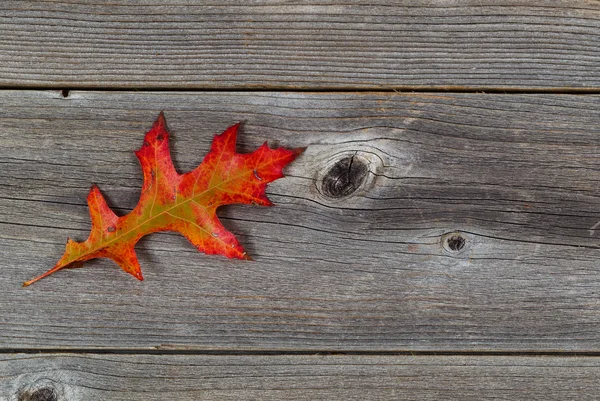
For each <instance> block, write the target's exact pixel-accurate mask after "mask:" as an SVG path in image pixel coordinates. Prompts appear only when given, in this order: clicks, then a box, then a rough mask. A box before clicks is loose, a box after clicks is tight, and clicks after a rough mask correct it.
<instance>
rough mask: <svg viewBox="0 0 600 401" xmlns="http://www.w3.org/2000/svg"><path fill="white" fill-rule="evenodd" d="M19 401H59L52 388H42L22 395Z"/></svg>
mask: <svg viewBox="0 0 600 401" xmlns="http://www.w3.org/2000/svg"><path fill="white" fill-rule="evenodd" d="M19 401H58V395H57V394H56V391H54V389H53V388H52V387H41V388H38V389H36V390H35V391H33V392H31V393H30V392H29V391H27V392H25V393H23V394H21V396H20V397H19Z"/></svg>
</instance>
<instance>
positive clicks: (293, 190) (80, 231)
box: [0, 91, 600, 352]
mask: <svg viewBox="0 0 600 401" xmlns="http://www.w3.org/2000/svg"><path fill="white" fill-rule="evenodd" d="M0 105H1V108H0V163H1V164H0V172H1V174H0V194H1V196H0V254H1V255H3V257H2V258H1V259H0V270H1V271H2V274H1V275H0V294H1V295H0V311H1V312H0V319H1V322H2V330H1V331H0V344H1V345H2V348H4V349H8V350H10V349H47V350H51V349H58V348H60V349H71V350H77V349H98V348H110V349H121V350H136V349H169V350H172V349H176V350H177V349H185V350H248V349H250V350H265V351H272V350H280V351H286V350H288V351H289V350H315V351H319V350H325V351H328V350H341V351H344V350H365V351H381V350H391V351H407V350H408V351H418V350H433V351H437V350H442V351H452V350H455V351H456V350H466V351H472V352H485V351H489V350H495V351H518V350H523V351H536V352H550V351H565V350H568V351H578V352H579V351H580V352H598V351H600V330H599V328H600V301H599V293H598V288H599V282H600V271H599V267H598V257H599V256H600V246H599V240H598V237H599V236H600V229H596V227H597V225H598V222H599V221H600V209H599V208H598V196H599V195H600V185H599V182H600V135H599V134H600V114H599V113H598V109H599V107H600V96H587V95H586V96H581V95H579V96H577V95H539V94H538V95H486V94H423V93H414V94H398V93H383V94H382V93H356V94H350V93H346V94H340V93H337V94H336V93H281V92H279V93H247V92H240V93H233V92H232V93H222V92H220V93H210V92H197V93H165V92H161V93H135V92H124V93H120V92H88V91H82V92H77V91H76V92H71V93H70V94H69V95H68V97H66V98H64V97H63V96H62V94H61V92H60V91H2V92H0ZM160 110H165V114H166V117H167V120H168V123H169V126H170V129H171V131H172V133H173V138H174V139H173V144H172V145H173V146H172V149H173V158H174V160H175V163H176V166H177V167H178V168H179V169H180V171H186V170H189V169H191V168H193V167H194V166H195V165H197V164H198V163H199V162H200V161H201V159H202V158H203V157H204V155H205V153H206V152H207V150H208V147H209V143H210V141H211V139H212V134H214V133H215V132H220V131H221V130H223V129H224V128H226V127H227V126H228V125H230V124H232V123H234V122H236V121H245V124H244V125H243V128H242V131H241V136H240V141H239V149H240V150H241V151H245V150H250V149H252V148H254V147H256V146H258V145H259V144H261V143H262V142H263V141H265V140H269V141H271V143H273V142H274V141H275V142H277V143H278V144H280V145H285V146H289V147H297V146H307V147H308V148H307V150H306V152H305V153H304V154H303V155H302V156H301V157H300V158H299V159H298V160H297V161H296V162H294V163H293V164H292V165H291V166H290V167H289V168H288V169H287V170H286V172H287V175H288V177H287V178H285V179H282V180H279V181H277V182H275V183H273V184H272V185H271V186H270V187H269V190H268V193H269V196H270V197H271V199H272V200H273V201H274V202H275V203H276V205H277V206H275V207H272V208H261V207H256V206H254V207H252V206H230V207H226V208H223V209H222V211H221V212H220V216H221V217H222V219H223V221H224V224H225V226H226V227H227V228H229V229H231V230H232V231H233V232H234V233H235V234H236V235H237V236H238V238H239V239H240V241H241V242H242V244H243V245H244V246H245V247H246V248H247V250H248V252H249V253H250V254H251V255H252V256H253V258H254V259H255V261H254V262H248V261H231V260H228V259H225V258H222V257H216V256H207V255H204V254H201V253H199V252H197V251H196V250H195V249H194V248H192V247H191V245H189V244H188V243H187V242H186V240H185V239H183V238H182V237H180V236H178V235H176V234H167V233H161V234H153V235H151V236H150V237H148V239H147V240H144V241H142V242H141V243H140V245H139V246H138V247H137V249H138V254H139V257H140V261H141V264H142V269H143V272H144V276H145V278H146V280H145V281H144V282H138V281H137V280H135V279H133V278H132V277H130V276H129V275H127V274H125V273H124V272H122V271H121V270H120V269H119V268H118V267H116V265H113V264H112V262H110V261H108V260H100V261H94V262H90V263H87V264H86V265H85V268H83V269H69V270H63V271H61V272H58V273H56V274H55V275H53V276H51V277H48V278H46V279H44V280H42V281H40V282H38V283H36V284H34V285H32V286H31V287H28V288H26V289H22V288H21V287H20V285H21V283H22V282H23V281H24V280H27V279H30V278H32V277H33V276H36V275H38V274H40V273H42V272H44V271H45V270H47V269H48V268H50V267H51V266H52V265H53V264H54V262H55V261H56V260H57V259H58V258H59V257H60V256H61V255H62V253H63V251H64V243H65V241H66V239H67V237H73V238H74V239H77V240H82V239H85V238H86V237H87V234H88V230H89V226H90V223H89V216H88V211H87V206H86V204H85V197H86V194H87V191H88V190H89V187H90V184H91V183H96V184H98V185H99V187H100V188H101V190H102V191H103V193H104V194H105V195H106V196H107V197H108V199H109V200H110V204H111V205H112V206H114V207H115V209H116V210H117V211H118V212H119V213H126V212H127V211H128V210H130V209H131V208H133V206H134V205H135V204H136V202H137V199H138V195H139V190H140V187H141V173H140V170H139V167H138V165H137V160H136V159H135V156H134V154H133V150H135V149H137V148H138V147H139V146H140V144H141V141H142V138H143V135H144V132H145V131H146V130H147V129H149V127H150V125H151V123H152V121H153V120H154V118H156V116H157V114H158V112H159V111H160ZM348 159H351V160H352V161H353V165H352V167H350V166H348V165H347V164H346V165H344V163H342V167H344V166H345V167H344V168H342V169H341V170H340V168H339V166H337V167H335V164H336V163H337V162H339V161H343V160H348ZM361 168H363V170H361ZM340 171H341V175H340ZM348 171H350V173H351V174H347V172H348ZM361 171H364V172H365V174H364V180H363V182H362V183H361V182H354V185H355V187H356V191H355V192H353V193H350V194H347V192H343V194H346V196H345V197H342V198H336V197H335V196H334V195H335V194H336V192H335V191H337V189H339V188H337V187H336V186H333V187H329V186H328V185H327V184H326V183H327V182H329V183H331V182H332V181H331V177H330V176H328V172H329V173H332V172H333V173H335V174H338V175H339V176H338V177H337V178H335V177H334V181H333V182H337V183H339V182H340V181H339V179H342V181H343V180H344V179H347V178H348V177H350V178H356V179H359V178H360V176H361V175H360V174H358V173H360V172H361ZM344 173H346V174H344ZM357 177H358V178H357ZM336 179H337V181H335V180H336ZM328 180H329V181H328ZM350 184H351V183H350ZM336 188H337V189H336ZM342 189H344V190H348V189H352V187H351V186H350V187H349V186H345V187H343V188H342ZM332 190H333V192H332ZM452 232H457V234H456V235H454V236H452V235H451V236H450V237H449V236H448V235H447V234H448V233H452ZM461 238H462V239H463V240H464V243H461V242H460V240H461ZM448 241H449V242H448ZM459 245H463V247H462V249H460V250H453V249H452V247H454V248H455V249H457V248H458V247H459Z"/></svg>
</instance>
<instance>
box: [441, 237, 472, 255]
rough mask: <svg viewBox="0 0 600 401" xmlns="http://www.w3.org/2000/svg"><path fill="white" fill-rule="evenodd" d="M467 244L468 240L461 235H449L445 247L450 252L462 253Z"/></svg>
mask: <svg viewBox="0 0 600 401" xmlns="http://www.w3.org/2000/svg"><path fill="white" fill-rule="evenodd" d="M466 244H467V240H466V239H465V237H463V236H462V235H461V234H460V233H452V234H449V235H447V236H446V238H445V240H444V246H445V248H446V249H447V250H448V251H450V252H460V251H461V250H462V249H463V248H464V247H465V245H466Z"/></svg>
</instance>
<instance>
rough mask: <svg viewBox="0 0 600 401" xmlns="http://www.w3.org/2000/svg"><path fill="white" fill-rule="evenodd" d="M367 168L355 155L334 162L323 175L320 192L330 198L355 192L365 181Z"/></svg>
mask: <svg viewBox="0 0 600 401" xmlns="http://www.w3.org/2000/svg"><path fill="white" fill-rule="evenodd" d="M368 173H369V168H368V167H367V165H366V164H365V163H363V161H362V160H360V158H358V157H356V156H349V157H346V158H344V159H342V160H339V161H338V162H336V163H335V164H334V165H333V166H332V167H331V168H330V169H329V171H327V172H326V173H325V176H324V177H323V181H322V185H321V192H322V193H323V194H324V195H326V196H328V197H330V198H335V199H339V198H343V197H346V196H348V195H350V194H352V193H353V192H355V191H356V190H357V189H358V188H360V186H361V185H362V184H363V182H364V181H365V178H366V177H367V174H368Z"/></svg>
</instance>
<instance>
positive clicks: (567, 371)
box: [0, 354, 600, 401]
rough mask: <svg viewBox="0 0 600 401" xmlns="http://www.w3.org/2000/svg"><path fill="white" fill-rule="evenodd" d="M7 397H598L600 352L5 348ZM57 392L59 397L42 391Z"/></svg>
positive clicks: (0, 370)
mask: <svg viewBox="0 0 600 401" xmlns="http://www.w3.org/2000/svg"><path fill="white" fill-rule="evenodd" d="M0 390H2V392H1V394H2V395H0V400H2V401H17V400H19V401H29V398H21V399H20V398H18V397H19V396H21V397H27V396H28V395H31V394H36V391H37V392H38V393H37V394H38V396H39V394H41V393H42V392H43V391H45V392H46V394H52V392H54V395H55V396H56V397H57V398H56V399H57V400H60V401H62V400H66V401H94V400H98V401H112V400H115V401H116V400H119V401H133V400H144V401H152V400H160V401H162V400H178V401H186V400H200V399H202V400H344V401H345V400H435V401H438V400H474V399H477V400H483V399H485V400H492V399H493V400H510V401H512V400H543V401H547V400H561V401H565V400H578V401H580V400H595V399H597V397H598V393H599V392H600V360H598V358H560V357H480V356H472V357H465V356H452V357H449V356H442V357H438V356H418V357H413V356H193V355H87V354H80V355H69V354H55V355H52V354H51V355H23V354H20V355H4V356H2V357H0ZM34 399H35V400H39V399H44V400H45V399H50V398H34Z"/></svg>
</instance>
